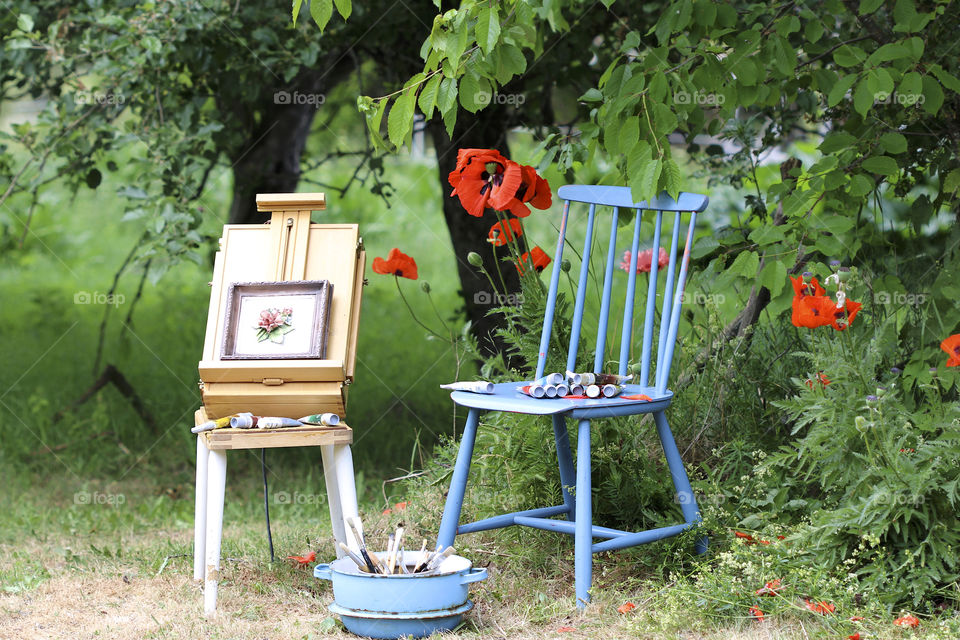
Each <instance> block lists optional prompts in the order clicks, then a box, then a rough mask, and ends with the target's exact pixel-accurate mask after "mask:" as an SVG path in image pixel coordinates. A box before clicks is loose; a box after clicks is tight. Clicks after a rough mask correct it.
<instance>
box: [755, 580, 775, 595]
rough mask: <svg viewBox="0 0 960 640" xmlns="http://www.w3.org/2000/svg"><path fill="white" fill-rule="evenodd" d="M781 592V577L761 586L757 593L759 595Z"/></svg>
mask: <svg viewBox="0 0 960 640" xmlns="http://www.w3.org/2000/svg"><path fill="white" fill-rule="evenodd" d="M779 592H780V578H777V579H776V580H771V581H770V582H768V583H767V584H765V585H763V586H762V587H761V588H759V589H757V591H756V594H757V595H758V596H775V595H779Z"/></svg>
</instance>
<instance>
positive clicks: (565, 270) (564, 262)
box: [560, 258, 570, 273]
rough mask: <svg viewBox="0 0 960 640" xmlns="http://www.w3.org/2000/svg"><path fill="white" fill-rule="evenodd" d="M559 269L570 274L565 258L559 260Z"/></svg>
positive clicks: (568, 262)
mask: <svg viewBox="0 0 960 640" xmlns="http://www.w3.org/2000/svg"><path fill="white" fill-rule="evenodd" d="M560 268H561V269H562V270H563V271H564V273H569V272H570V261H569V260H567V259H566V258H564V259H563V260H561V261H560Z"/></svg>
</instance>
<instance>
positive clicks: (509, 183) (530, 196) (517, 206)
mask: <svg viewBox="0 0 960 640" xmlns="http://www.w3.org/2000/svg"><path fill="white" fill-rule="evenodd" d="M518 182H519V183H518ZM515 183H518V184H517V186H516V188H514V187H513V185H514V184H515ZM499 186H500V187H501V188H499V189H495V190H494V191H493V193H491V195H490V206H491V207H493V208H494V209H497V210H499V211H509V212H510V213H512V214H513V215H515V216H517V217H518V218H525V217H527V216H528V215H530V207H528V206H527V205H528V204H529V205H530V206H532V207H535V208H537V209H547V208H549V207H550V204H551V203H552V202H553V195H552V194H551V192H550V183H548V182H547V181H546V180H544V179H543V178H541V177H540V176H539V175H538V174H537V170H536V169H534V168H533V167H530V166H527V165H522V164H517V163H516V162H510V163H508V164H507V166H506V168H505V169H504V175H503V181H502V184H501V185H499Z"/></svg>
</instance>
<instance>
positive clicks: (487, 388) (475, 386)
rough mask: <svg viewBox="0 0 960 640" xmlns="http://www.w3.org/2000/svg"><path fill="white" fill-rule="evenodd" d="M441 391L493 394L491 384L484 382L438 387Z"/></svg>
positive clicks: (455, 383)
mask: <svg viewBox="0 0 960 640" xmlns="http://www.w3.org/2000/svg"><path fill="white" fill-rule="evenodd" d="M440 388H441V389H450V390H451V391H469V392H470V393H485V394H491V393H493V383H492V382H487V381H485V380H476V381H474V382H451V383H450V384H442V385H440Z"/></svg>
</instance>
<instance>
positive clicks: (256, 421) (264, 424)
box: [230, 414, 303, 429]
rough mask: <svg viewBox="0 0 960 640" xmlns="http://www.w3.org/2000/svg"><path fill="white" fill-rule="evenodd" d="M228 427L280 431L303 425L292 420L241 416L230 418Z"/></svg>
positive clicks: (248, 415)
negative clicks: (284, 428)
mask: <svg viewBox="0 0 960 640" xmlns="http://www.w3.org/2000/svg"><path fill="white" fill-rule="evenodd" d="M230 426H231V427H233V428H234V429H280V428H283V427H302V426H303V424H302V423H301V422H300V421H299V420H294V419H293V418H277V417H274V416H266V417H263V416H255V415H252V414H241V415H238V416H235V417H233V418H230Z"/></svg>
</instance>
